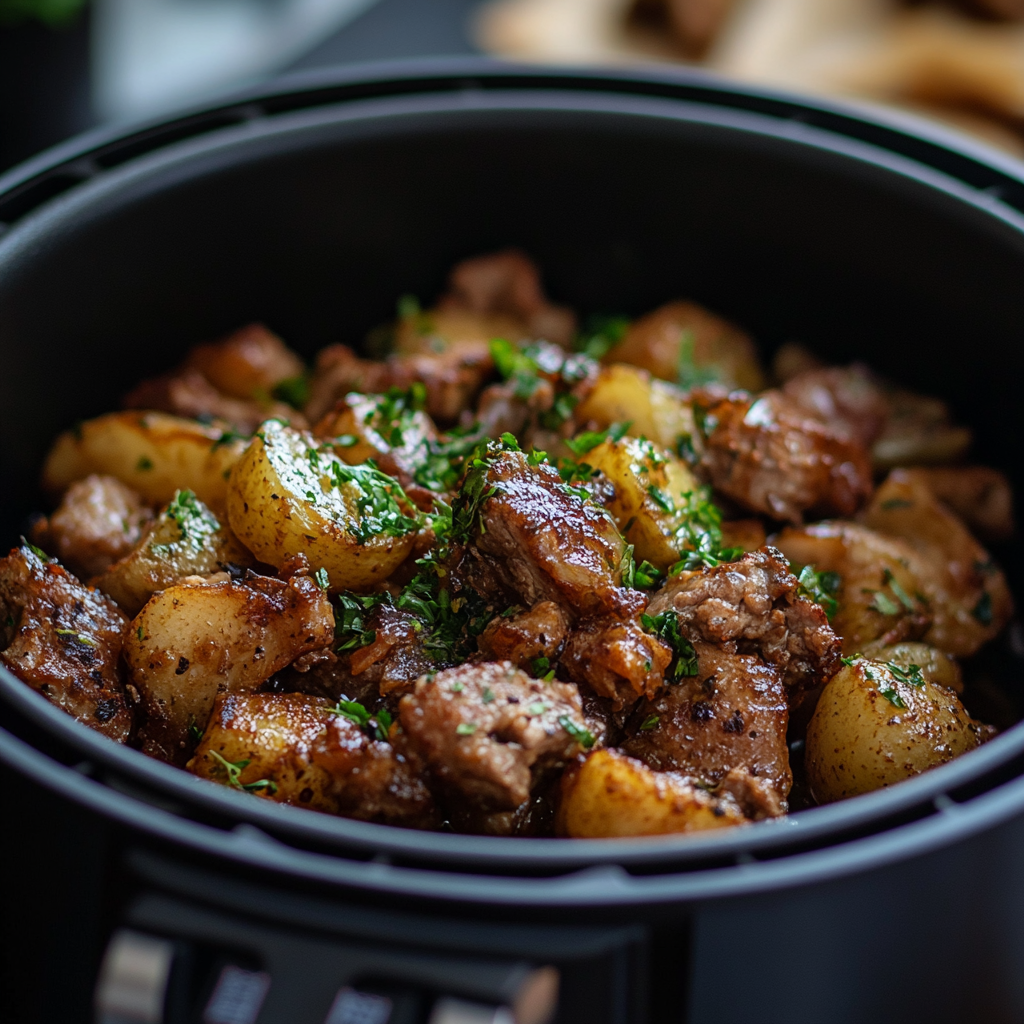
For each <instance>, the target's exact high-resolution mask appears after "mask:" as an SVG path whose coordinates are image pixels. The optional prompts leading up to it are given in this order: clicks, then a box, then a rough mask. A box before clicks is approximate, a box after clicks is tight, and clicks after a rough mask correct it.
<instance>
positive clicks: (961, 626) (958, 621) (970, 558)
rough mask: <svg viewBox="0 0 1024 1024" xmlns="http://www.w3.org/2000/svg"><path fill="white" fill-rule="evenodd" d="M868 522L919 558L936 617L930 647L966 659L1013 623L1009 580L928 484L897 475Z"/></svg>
mask: <svg viewBox="0 0 1024 1024" xmlns="http://www.w3.org/2000/svg"><path fill="white" fill-rule="evenodd" d="M864 522H865V523H866V525H868V526H869V527H871V528H872V529H873V530H877V531H878V532H879V533H883V534H885V535H887V536H889V537H898V538H899V539H900V540H902V541H903V542H904V543H905V544H908V545H909V546H910V547H911V548H912V549H913V550H914V552H915V554H916V555H917V556H918V557H917V559H916V560H915V561H914V563H913V564H914V565H915V566H916V567H918V569H917V571H918V574H919V575H920V576H921V584H922V590H923V593H924V594H925V596H926V597H927V599H928V611H929V614H930V615H931V617H932V627H931V629H930V630H929V631H928V633H927V635H926V636H925V637H924V639H925V640H926V641H927V642H928V643H930V644H934V646H936V647H939V648H941V649H942V650H944V651H947V652H948V653H950V654H953V655H956V656H957V657H962V658H966V657H969V656H970V655H972V654H974V653H975V651H977V650H978V649H979V648H980V647H982V645H984V644H986V643H988V641H989V640H991V639H992V638H993V637H994V636H996V635H997V634H998V633H999V631H1000V630H1001V629H1002V628H1003V626H1005V625H1006V623H1007V622H1008V621H1009V619H1010V616H1011V615H1012V614H1013V598H1012V597H1011V596H1010V589H1009V587H1008V586H1007V583H1006V577H1005V576H1004V575H1003V573H1002V571H1001V570H1000V569H999V568H998V566H996V565H995V563H993V561H992V559H991V558H990V557H989V554H988V552H987V551H986V550H985V549H984V548H983V547H982V546H981V545H980V544H979V543H978V542H977V541H976V540H975V539H974V538H973V537H972V536H971V534H970V532H969V531H968V530H967V528H966V527H965V526H964V524H963V523H962V522H961V521H960V520H959V519H958V518H957V517H956V516H955V515H954V514H953V513H952V512H951V511H949V509H948V508H947V507H946V506H945V505H943V504H942V502H940V501H938V500H937V499H936V498H935V496H934V494H933V493H932V491H931V488H930V487H929V486H928V482H927V480H926V479H925V478H923V477H922V476H920V475H919V474H915V473H913V472H910V471H907V470H901V469H895V470H893V471H892V472H891V473H890V474H889V476H888V478H887V479H886V481H885V482H884V483H883V484H882V486H881V487H879V488H878V490H877V491H876V493H875V496H874V499H873V500H872V501H871V504H870V505H869V506H868V507H867V509H865V511H864Z"/></svg>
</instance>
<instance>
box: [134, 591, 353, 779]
mask: <svg viewBox="0 0 1024 1024" xmlns="http://www.w3.org/2000/svg"><path fill="white" fill-rule="evenodd" d="M333 638H334V613H333V611H332V609H331V605H330V602H329V601H328V599H327V595H326V594H325V593H324V592H323V591H322V590H321V589H320V587H318V586H317V584H316V583H314V582H313V580H311V579H310V578H309V577H308V576H295V577H292V578H291V579H290V580H288V581H284V580H278V579H272V578H270V577H266V576H256V577H252V578H250V579H249V580H247V581H246V582H245V583H231V582H228V583H180V584H178V585H176V586H173V587H168V588H167V589H166V590H163V591H161V592H160V593H158V594H156V595H155V596H154V597H152V598H151V599H150V600H149V602H148V603H147V604H146V606H145V607H144V608H143V609H142V611H141V612H140V613H139V614H138V616H136V618H135V619H134V620H133V622H132V624H131V627H130V629H129V631H128V634H127V639H126V642H125V649H124V659H125V663H126V664H127V666H128V670H129V672H130V674H131V681H132V684H133V685H134V686H135V688H136V689H137V690H138V692H139V694H140V695H141V698H142V707H143V711H144V713H145V716H146V721H145V722H144V724H143V726H142V729H141V732H140V735H141V737H142V741H143V750H145V751H146V753H148V754H152V755H153V756H154V757H159V758H161V759H162V760H165V761H172V762H175V763H181V761H182V760H183V758H184V757H185V754H186V740H187V737H188V731H189V728H190V726H191V727H193V728H199V729H202V728H203V727H204V726H205V725H206V720H207V718H208V717H209V715H210V709H211V708H212V707H213V701H214V698H215V697H216V696H217V694H218V693H219V692H221V691H227V692H233V693H238V692H247V691H252V690H255V689H256V687H257V686H259V685H260V684H261V683H262V682H263V681H264V680H266V679H269V678H270V677H271V676H272V675H273V674H274V673H275V672H278V671H279V670H281V669H283V668H284V667H285V666H286V665H289V664H290V663H291V662H293V661H294V660H295V659H296V658H298V657H299V656H301V655H303V654H306V653H307V652H309V651H315V650H319V649H321V648H324V647H327V646H328V645H329V644H330V643H331V641H332V640H333Z"/></svg>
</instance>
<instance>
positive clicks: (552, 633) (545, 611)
mask: <svg viewBox="0 0 1024 1024" xmlns="http://www.w3.org/2000/svg"><path fill="white" fill-rule="evenodd" d="M568 628H569V624H568V622H567V620H566V616H565V613H564V612H563V611H562V609H561V608H560V607H559V606H558V605H557V604H555V602H554V601H541V602H540V603H539V604H536V605H534V606H533V607H532V608H530V609H529V610H527V611H524V612H519V613H518V614H516V615H513V616H510V617H508V618H506V617H505V616H503V615H499V616H497V618H494V619H492V620H491V622H490V624H489V625H488V626H487V628H486V629H485V630H484V631H483V633H481V634H480V637H479V639H478V643H479V645H480V651H481V652H482V653H483V655H484V656H485V657H486V658H487V660H488V661H511V662H512V664H514V665H516V666H518V667H519V668H522V669H527V670H531V669H533V665H534V662H536V660H537V659H538V658H547V659H548V660H549V661H552V662H553V661H554V659H555V658H557V656H558V653H559V651H560V650H561V649H562V645H563V644H564V643H565V637H566V634H567V633H568ZM534 671H536V670H534ZM538 674H543V673H538Z"/></svg>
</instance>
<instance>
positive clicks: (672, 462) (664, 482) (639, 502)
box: [581, 437, 698, 572]
mask: <svg viewBox="0 0 1024 1024" xmlns="http://www.w3.org/2000/svg"><path fill="white" fill-rule="evenodd" d="M581 458H583V459H584V460H585V461H586V463H587V464H588V465H590V466H593V467H594V468H595V469H599V470H600V471H601V472H602V473H603V474H604V475H605V476H606V477H607V478H608V480H609V481H611V483H612V484H613V485H614V497H612V499H611V500H610V501H608V502H606V504H605V507H606V508H607V509H608V511H609V512H611V514H612V516H613V517H614V519H615V522H616V523H617V524H618V527H619V529H620V530H621V531H622V534H623V536H624V537H625V538H626V540H627V541H628V542H629V543H630V544H632V545H633V546H634V553H635V556H636V559H637V561H638V562H639V561H641V560H644V559H646V560H647V561H649V562H650V563H651V564H652V565H654V566H655V567H656V568H658V569H660V570H661V571H662V572H665V571H666V570H667V569H668V568H669V566H671V565H673V564H675V563H676V562H677V561H679V558H680V554H681V552H680V544H679V540H678V533H679V530H680V528H681V527H682V526H683V524H684V521H685V499H684V495H688V494H692V493H693V492H694V491H695V490H696V489H697V487H698V484H697V481H696V480H695V479H694V477H693V474H692V473H691V472H690V470H689V468H688V467H687V466H686V465H685V464H684V463H683V462H681V461H680V460H679V459H677V458H676V457H675V456H674V455H671V454H669V453H668V452H666V451H664V450H663V449H659V448H658V446H657V445H655V444H653V443H652V442H651V441H640V440H637V439H635V438H630V437H626V438H622V439H621V440H619V441H616V440H613V439H612V438H608V439H607V440H605V441H603V442H602V443H601V444H599V445H598V446H597V447H596V448H592V449H591V450H590V451H589V452H586V453H584V454H583V455H582V456H581Z"/></svg>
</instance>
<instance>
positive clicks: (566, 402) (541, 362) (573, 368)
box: [490, 338, 595, 430]
mask: <svg viewBox="0 0 1024 1024" xmlns="http://www.w3.org/2000/svg"><path fill="white" fill-rule="evenodd" d="M490 347H491V358H492V359H493V360H494V365H495V366H496V367H497V370H498V373H500V374H501V376H502V378H503V379H504V380H505V382H506V383H507V384H509V385H511V388H512V395H513V397H515V398H518V399H521V400H524V401H525V400H526V399H528V398H530V397H532V396H533V394H534V392H536V390H537V389H538V388H539V387H540V385H541V381H542V380H544V381H547V382H548V383H550V384H551V386H552V387H553V388H554V396H553V397H552V404H551V406H550V407H549V408H547V409H544V410H542V411H540V412H539V413H537V422H538V423H539V424H540V426H542V427H544V428H545V429H546V430H557V429H558V428H559V427H560V426H561V425H562V424H563V423H565V422H566V420H568V419H569V418H570V417H571V416H572V412H573V409H575V408H576V405H577V403H578V401H579V399H578V398H577V396H576V395H574V394H572V393H571V391H572V388H573V386H574V385H575V384H577V383H578V382H579V381H581V380H583V379H584V378H585V377H587V375H588V374H589V373H591V372H592V371H593V370H594V369H595V365H594V362H593V360H591V359H589V358H588V357H587V356H585V355H573V356H566V355H565V353H564V352H562V350H561V349H559V348H558V347H557V346H554V345H548V344H544V343H541V344H534V345H527V346H526V347H525V348H522V349H521V348H519V347H518V346H517V345H514V344H513V343H512V342H510V341H506V340H505V339H504V338H495V339H493V340H492V341H491V346H490Z"/></svg>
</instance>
